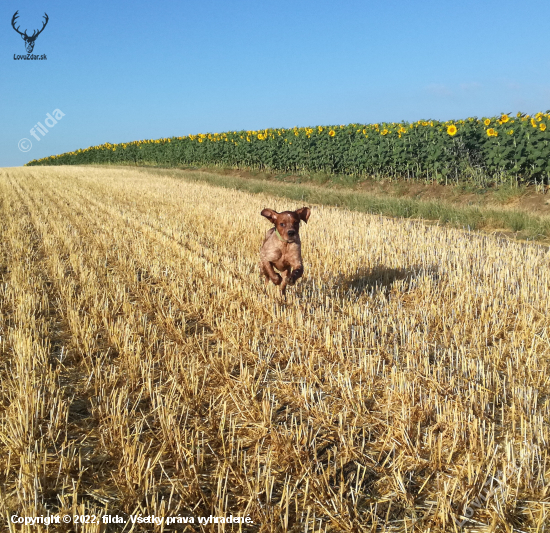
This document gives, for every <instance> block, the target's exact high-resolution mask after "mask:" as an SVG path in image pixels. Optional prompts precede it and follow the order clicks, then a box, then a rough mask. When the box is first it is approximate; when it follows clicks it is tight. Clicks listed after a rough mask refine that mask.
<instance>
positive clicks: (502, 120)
mask: <svg viewBox="0 0 550 533" xmlns="http://www.w3.org/2000/svg"><path fill="white" fill-rule="evenodd" d="M509 120H510V117H509V116H508V115H507V114H506V113H504V114H503V115H502V116H501V117H500V122H501V123H502V124H504V123H506V122H508V121H509Z"/></svg>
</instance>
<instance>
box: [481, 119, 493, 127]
mask: <svg viewBox="0 0 550 533" xmlns="http://www.w3.org/2000/svg"><path fill="white" fill-rule="evenodd" d="M483 124H485V125H486V126H488V125H489V124H491V119H490V118H486V119H485V120H484V121H483Z"/></svg>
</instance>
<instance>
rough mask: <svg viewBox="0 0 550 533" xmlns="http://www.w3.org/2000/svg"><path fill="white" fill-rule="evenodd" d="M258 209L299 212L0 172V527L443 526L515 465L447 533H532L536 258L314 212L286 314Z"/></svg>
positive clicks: (542, 485)
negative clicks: (262, 268) (143, 519)
mask: <svg viewBox="0 0 550 533" xmlns="http://www.w3.org/2000/svg"><path fill="white" fill-rule="evenodd" d="M291 204H292V203H291ZM266 206H269V207H272V208H274V209H277V210H284V209H288V208H295V207H298V206H297V205H294V204H292V205H290V204H289V202H288V201H283V200H280V199H274V198H271V197H267V196H262V195H251V194H245V193H242V192H237V191H231V190H227V189H218V188H214V187H211V186H208V185H204V184H200V183H188V182H185V181H182V180H175V179H170V178H163V177H155V178H154V179H153V178H152V177H151V176H150V175H148V174H147V173H146V172H132V171H128V170H124V169H114V170H113V169H101V168H84V167H82V168H79V167H67V168H56V167H46V168H34V167H30V168H24V169H4V170H0V254H1V255H0V353H1V359H0V372H1V374H0V375H1V403H0V405H1V406H2V418H1V429H0V438H1V440H0V476H1V477H2V483H1V490H2V493H1V494H0V513H1V514H2V516H5V517H7V516H9V515H12V514H14V513H16V514H18V515H20V516H37V515H47V514H48V513H57V512H59V513H69V514H92V515H93V514H95V515H97V516H100V515H102V514H111V515H113V514H115V513H119V514H121V515H123V516H124V517H126V518H128V516H130V515H132V514H133V515H136V514H141V515H147V514H155V515H157V516H178V515H181V516H195V517H198V516H209V515H214V516H229V515H230V514H232V515H239V516H250V517H251V518H252V519H253V521H254V525H252V526H247V525H245V526H235V525H234V526H229V525H226V526H225V531H230V530H231V527H233V529H234V530H238V529H239V527H242V528H243V529H242V530H243V531H266V532H267V531H296V532H298V531H307V532H318V531H373V532H374V531H383V530H385V531H433V532H438V531H455V530H457V528H458V526H457V525H456V524H457V523H462V520H463V513H464V511H465V510H466V509H468V508H469V506H470V504H471V502H472V501H474V500H476V498H477V497H478V495H479V494H480V493H481V491H482V490H484V486H485V484H486V482H487V480H488V479H489V478H491V476H492V477H493V478H497V477H498V476H497V473H498V472H514V475H513V476H511V477H505V478H502V479H501V478H498V479H499V480H500V479H501V481H502V485H503V486H502V488H501V490H498V491H491V492H490V493H489V492H488V491H486V492H487V494H489V495H488V497H487V498H486V499H484V500H483V504H482V505H481V507H480V508H476V511H475V516H473V517H472V520H471V521H470V522H467V523H466V526H468V527H474V526H476V527H479V528H481V527H482V526H483V525H486V526H489V527H491V528H492V529H491V530H492V531H498V530H502V531H504V530H507V531H510V530H511V529H510V526H513V527H514V530H515V531H543V530H544V527H546V526H545V524H546V525H547V524H548V521H549V519H550V505H549V504H548V494H549V492H548V491H549V481H548V480H549V471H548V469H549V461H548V456H547V451H546V450H547V448H548V444H549V438H550V436H549V430H548V427H549V426H548V422H549V411H550V405H549V402H550V399H549V379H548V366H549V365H548V363H549V355H550V337H549V334H548V322H549V319H548V316H550V312H549V298H548V294H549V288H550V269H549V266H550V255H549V253H548V251H547V250H546V249H544V248H542V247H537V246H534V245H523V244H518V243H513V242H507V241H503V240H497V239H496V238H494V237H491V236H480V235H474V234H470V233H467V232H464V231H458V230H452V229H446V228H439V227H426V226H423V225H422V224H420V223H418V222H414V221H409V220H393V219H387V218H382V217H377V216H371V215H366V214H358V213H353V212H349V211H345V210H339V209H335V208H323V207H314V208H313V210H312V216H311V218H310V224H308V225H307V226H305V225H304V227H303V228H302V230H301V233H302V241H303V250H302V251H303V256H304V262H305V266H306V274H305V276H304V278H303V280H301V281H300V282H299V283H298V284H297V285H296V287H293V288H292V289H290V291H289V292H290V294H289V297H288V300H287V301H286V302H284V301H281V300H280V299H279V297H278V292H277V289H276V288H275V287H268V288H267V289H265V288H264V286H263V284H262V282H261V279H260V276H259V270H258V266H257V262H258V250H259V246H260V244H261V242H262V237H263V233H264V231H265V230H266V229H267V225H266V223H265V220H264V219H263V218H262V217H261V216H260V214H259V213H260V211H261V209H262V208H263V207H266ZM102 527H103V526H99V525H97V526H94V525H88V526H86V527H85V528H83V529H82V531H87V532H92V531H98V532H99V531H103V529H102ZM109 527H113V529H110V530H109V529H107V531H115V530H116V531H118V530H119V529H114V527H115V526H109ZM143 527H144V529H143V530H147V529H146V527H145V526H143ZM214 527H215V528H218V529H213V528H214ZM219 527H221V526H212V525H211V526H202V525H197V524H195V526H193V528H194V529H193V530H204V531H214V530H216V531H218V530H220V531H222V530H224V529H223V528H222V529H219ZM209 528H210V529H209ZM506 528H507V529H506ZM128 529H129V526H128ZM14 530H15V529H14ZM22 530H23V531H31V530H32V531H33V532H35V531H40V527H39V526H34V527H30V526H29V527H28V528H27V529H25V527H24V528H23V529H22ZM44 530H45V529H44ZM138 530H139V528H137V527H136V528H135V529H134V531H138ZM149 530H150V529H149ZM159 530H160V529H159ZM169 530H170V528H168V527H165V529H164V531H169Z"/></svg>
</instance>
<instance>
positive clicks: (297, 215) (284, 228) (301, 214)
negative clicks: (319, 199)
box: [262, 207, 311, 242]
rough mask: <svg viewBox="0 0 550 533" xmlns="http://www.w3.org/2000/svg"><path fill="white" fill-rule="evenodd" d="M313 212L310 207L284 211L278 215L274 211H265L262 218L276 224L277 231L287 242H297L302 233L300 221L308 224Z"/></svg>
mask: <svg viewBox="0 0 550 533" xmlns="http://www.w3.org/2000/svg"><path fill="white" fill-rule="evenodd" d="M310 214H311V210H310V209H309V207H302V208H301V209H298V210H296V211H283V212H282V213H277V211H273V209H264V210H263V211H262V216H263V217H265V218H267V219H268V220H270V221H271V222H273V224H275V229H276V230H277V232H278V233H279V235H280V236H281V239H282V240H284V241H286V242H296V240H297V239H298V232H299V231H300V220H303V221H304V222H306V223H307V221H308V218H309V215H310Z"/></svg>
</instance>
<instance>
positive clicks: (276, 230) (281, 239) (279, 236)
mask: <svg viewBox="0 0 550 533" xmlns="http://www.w3.org/2000/svg"><path fill="white" fill-rule="evenodd" d="M275 235H277V239H279V240H280V241H283V242H286V243H287V244H290V243H291V241H287V240H285V239H283V238H282V237H281V234H280V233H279V230H278V229H277V228H276V227H275Z"/></svg>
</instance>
